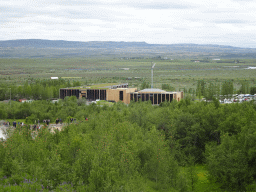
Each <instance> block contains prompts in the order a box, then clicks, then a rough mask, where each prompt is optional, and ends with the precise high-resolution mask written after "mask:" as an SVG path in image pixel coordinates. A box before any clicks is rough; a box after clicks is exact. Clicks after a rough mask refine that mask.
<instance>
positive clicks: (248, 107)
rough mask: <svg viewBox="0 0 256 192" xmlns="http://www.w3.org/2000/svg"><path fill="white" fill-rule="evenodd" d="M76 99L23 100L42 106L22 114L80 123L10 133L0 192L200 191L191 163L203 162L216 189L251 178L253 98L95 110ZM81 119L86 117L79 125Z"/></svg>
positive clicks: (1, 150)
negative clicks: (67, 118) (68, 117)
mask: <svg viewBox="0 0 256 192" xmlns="http://www.w3.org/2000/svg"><path fill="white" fill-rule="evenodd" d="M79 102H80V101H77V100H76V98H74V97H71V98H67V99H65V100H64V101H62V102H60V103H58V104H52V103H50V102H46V101H37V102H35V103H31V104H26V105H27V108H28V109H29V110H32V111H33V110H36V108H37V107H40V106H41V108H40V109H42V111H41V113H31V115H30V116H28V118H31V116H33V118H38V117H43V116H44V115H45V113H46V114H47V113H50V114H52V115H53V117H56V115H58V116H59V115H60V114H65V113H68V114H69V115H72V116H74V117H76V118H77V121H78V123H77V124H75V123H73V124H71V125H69V126H67V127H66V128H65V129H64V130H63V131H61V132H59V131H56V132H55V133H54V134H52V133H50V132H49V131H48V129H47V128H43V129H41V130H40V131H39V132H38V133H34V132H32V131H31V130H30V129H29V128H28V127H26V126H25V127H18V128H17V129H15V131H14V132H10V135H9V138H8V139H7V140H6V141H3V142H2V143H1V145H0V156H1V157H3V158H1V159H0V170H1V171H0V183H1V185H0V187H2V189H3V190H4V189H7V188H8V187H13V188H15V187H16V188H18V187H22V188H24V189H25V187H27V183H30V184H31V185H30V186H31V187H32V186H33V187H34V188H33V189H38V190H39V188H40V190H41V189H42V188H45V189H48V190H61V188H62V189H64V188H67V189H71V188H72V189H75V190H77V191H111V190H112V191H119V190H120V191H150V190H152V191H154V190H159V191H170V190H171V191H176V190H177V191H198V189H199V188H200V187H199V186H198V184H197V183H198V178H197V174H196V170H195V163H197V164H198V163H199V164H206V167H207V169H208V178H209V180H210V181H211V183H212V184H214V185H216V186H219V187H220V189H221V190H226V191H234V190H240V191H244V190H246V189H248V186H249V185H250V184H253V183H254V181H255V178H256V172H255V170H256V169H255V150H254V143H255V142H256V136H255V132H256V127H255V115H256V113H255V109H256V107H255V104H253V103H248V102H246V103H242V104H230V105H220V104H219V103H218V101H214V102H213V103H205V102H200V103H195V102H191V101H190V100H182V101H181V102H179V103H177V102H175V101H173V102H172V103H162V104H161V105H160V106H152V105H151V104H150V103H148V102H138V103H131V104H130V105H129V106H126V105H123V104H121V103H117V104H114V105H113V106H111V107H109V106H106V105H104V106H101V107H100V106H97V105H90V106H85V105H83V104H79ZM36 104H38V105H36ZM19 105H20V106H19V107H18V109H24V108H23V106H22V105H23V104H19ZM17 106H18V105H17ZM3 107H5V108H8V107H9V105H6V106H5V105H3ZM44 109H47V110H48V109H49V111H48V112H46V111H44ZM51 110H53V111H54V110H55V111H54V112H55V113H53V112H50V111H51ZM17 111H18V110H17ZM17 113H18V112H17ZM70 113H72V114H70ZM37 115H39V116H37ZM54 115H55V116H54ZM84 116H86V117H88V119H89V120H88V121H83V122H82V120H84ZM63 119H64V118H63ZM184 166H185V167H186V168H185V170H186V171H185V173H184V171H183V167H184ZM9 185H10V186H9ZM0 189H1V188H0ZM2 189H1V190H2Z"/></svg>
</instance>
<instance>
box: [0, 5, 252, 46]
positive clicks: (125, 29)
mask: <svg viewBox="0 0 256 192" xmlns="http://www.w3.org/2000/svg"><path fill="white" fill-rule="evenodd" d="M255 10H256V1H255V0H0V40H13V39H50V40H69V41H128V42H130V41H145V42H147V43H156V44H176V43H196V44H219V45H231V46H237V47H252V48H256V11H255Z"/></svg>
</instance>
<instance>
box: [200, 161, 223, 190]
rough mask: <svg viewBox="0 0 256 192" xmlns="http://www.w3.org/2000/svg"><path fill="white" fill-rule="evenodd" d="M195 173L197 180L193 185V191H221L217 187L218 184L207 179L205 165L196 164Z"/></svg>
mask: <svg viewBox="0 0 256 192" xmlns="http://www.w3.org/2000/svg"><path fill="white" fill-rule="evenodd" d="M196 174H197V176H198V182H197V184H196V186H195V191H198V192H209V191H216V192H218V191H223V190H221V189H219V186H218V185H217V184H215V183H211V182H210V181H209V180H208V179H207V175H208V172H207V170H206V167H205V165H196Z"/></svg>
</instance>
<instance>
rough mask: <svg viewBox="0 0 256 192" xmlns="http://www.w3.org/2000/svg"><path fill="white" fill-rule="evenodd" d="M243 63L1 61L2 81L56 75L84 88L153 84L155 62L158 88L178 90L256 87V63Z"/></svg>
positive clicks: (1, 59) (115, 60)
mask: <svg viewBox="0 0 256 192" xmlns="http://www.w3.org/2000/svg"><path fill="white" fill-rule="evenodd" d="M244 61H245V63H217V62H216V61H212V60H211V61H210V62H208V63H206V62H200V63H195V62H192V61H190V60H188V59H183V60H158V59H120V58H105V59H103V58H98V59H97V58H57V59H56V58H48V59H47V58H44V59H39V58H37V59H14V58H13V59H3V58H0V82H2V83H15V84H20V85H22V84H23V83H24V81H25V80H28V79H37V78H39V79H50V77H52V76H54V77H59V78H64V79H68V80H70V81H72V80H79V81H81V82H82V85H84V86H88V85H91V84H94V85H95V84H104V83H110V84H112V83H113V84H114V83H117V84H118V83H129V85H131V86H132V85H134V86H137V85H140V84H141V83H142V82H143V81H146V82H149V83H151V62H154V63H156V66H155V68H154V87H155V88H161V85H162V84H166V83H167V84H171V85H172V86H173V87H175V89H176V90H177V91H178V90H179V89H180V88H184V87H185V88H195V87H196V83H197V80H200V79H204V80H206V81H213V82H222V81H223V80H227V79H232V80H233V81H234V83H235V86H239V84H238V82H239V80H241V79H246V80H249V81H250V84H251V85H255V80H254V79H255V70H249V69H246V68H248V66H254V67H255V66H256V62H255V60H249V59H247V60H246V59H245V60H244ZM232 66H238V67H232ZM122 68H129V70H122ZM136 77H137V78H136ZM96 88H97V87H96Z"/></svg>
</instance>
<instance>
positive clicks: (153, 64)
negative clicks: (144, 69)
mask: <svg viewBox="0 0 256 192" xmlns="http://www.w3.org/2000/svg"><path fill="white" fill-rule="evenodd" d="M155 65H156V64H155V63H153V62H152V67H151V89H152V88H153V69H154V67H155Z"/></svg>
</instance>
